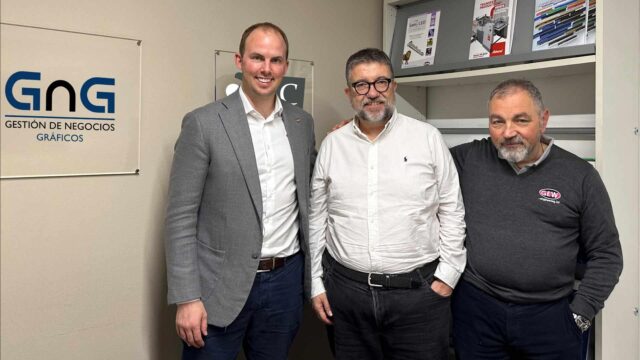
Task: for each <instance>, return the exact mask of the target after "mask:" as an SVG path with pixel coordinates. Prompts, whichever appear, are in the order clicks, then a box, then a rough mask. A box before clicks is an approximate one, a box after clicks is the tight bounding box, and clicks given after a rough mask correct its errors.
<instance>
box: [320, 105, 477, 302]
mask: <svg viewBox="0 0 640 360" xmlns="http://www.w3.org/2000/svg"><path fill="white" fill-rule="evenodd" d="M309 226H310V243H309V249H310V259H311V262H312V263H311V271H312V288H311V292H312V296H316V295H318V294H320V293H323V292H324V291H325V290H324V285H323V283H322V265H321V259H322V253H323V251H324V249H325V246H326V248H327V250H328V251H329V254H330V255H331V256H332V257H333V258H334V259H335V260H336V261H338V262H339V263H340V264H342V265H344V266H346V267H348V268H350V269H353V270H357V271H361V272H366V273H370V272H374V273H387V274H398V273H406V272H410V271H412V270H414V269H416V268H418V267H421V266H422V265H424V264H426V263H429V262H431V261H434V260H436V259H438V258H439V259H440V263H439V265H438V267H437V269H436V272H435V276H436V277H437V278H438V279H440V280H441V281H443V282H445V283H446V284H448V285H449V286H451V287H454V286H455V285H456V283H457V281H458V279H459V278H460V275H461V273H462V271H463V270H464V267H465V263H466V250H465V248H464V239H465V223H464V205H463V203H462V196H461V191H460V186H459V183H458V173H457V171H456V167H455V164H454V163H453V160H452V158H451V155H450V153H449V149H447V147H446V145H445V144H444V141H443V140H442V136H441V135H440V133H439V132H438V131H437V130H436V129H435V128H434V127H433V126H431V125H429V124H427V123H425V122H421V121H418V120H415V119H412V118H409V117H407V116H404V115H401V114H398V113H397V111H394V114H393V116H392V117H391V119H390V120H389V121H388V122H387V124H386V126H385V128H384V130H383V131H382V132H381V133H380V135H379V136H378V137H377V138H376V139H375V140H373V141H370V140H369V139H368V138H367V136H366V135H365V134H363V133H362V132H361V131H360V129H359V128H358V126H357V124H356V121H352V122H351V123H350V124H348V125H347V126H344V127H342V128H340V129H338V130H336V131H334V132H332V133H330V134H329V135H328V136H327V137H326V138H325V140H324V141H323V142H322V145H321V146H320V150H319V153H318V158H317V160H316V165H315V169H314V173H313V179H312V189H311V210H310V215H309Z"/></svg>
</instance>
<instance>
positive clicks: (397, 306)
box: [324, 260, 450, 360]
mask: <svg viewBox="0 0 640 360" xmlns="http://www.w3.org/2000/svg"><path fill="white" fill-rule="evenodd" d="M332 261H334V260H332ZM333 270H335V269H334V268H333V267H332V266H331V262H329V264H328V265H325V269H324V284H325V288H326V291H327V297H328V299H329V304H330V305H331V310H332V311H333V324H334V339H335V355H336V359H338V360H342V359H357V360H369V359H372V360H374V359H385V360H390V359H406V360H408V359H422V360H424V359H438V360H439V359H447V356H448V355H447V354H448V347H449V326H450V325H449V323H450V308H449V298H444V297H441V296H440V295H438V294H436V293H434V292H433V291H432V290H431V287H430V283H431V281H432V279H433V274H430V275H429V277H427V278H424V279H423V281H422V287H420V288H416V289H383V288H377V287H370V286H369V285H367V284H364V283H360V282H355V281H353V280H350V279H348V278H346V277H344V276H343V275H341V274H339V273H337V272H335V271H333Z"/></svg>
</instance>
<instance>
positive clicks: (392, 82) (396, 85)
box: [389, 80, 398, 93]
mask: <svg viewBox="0 0 640 360" xmlns="http://www.w3.org/2000/svg"><path fill="white" fill-rule="evenodd" d="M389 87H390V88H391V91H393V92H394V93H395V92H396V88H397V87H398V83H397V82H396V81H395V80H392V81H391V85H390V86H389Z"/></svg>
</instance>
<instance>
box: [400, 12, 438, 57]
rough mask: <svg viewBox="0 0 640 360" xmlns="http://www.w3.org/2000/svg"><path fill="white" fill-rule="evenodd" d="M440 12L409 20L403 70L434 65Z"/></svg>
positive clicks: (423, 14) (428, 13) (417, 16)
mask: <svg viewBox="0 0 640 360" xmlns="http://www.w3.org/2000/svg"><path fill="white" fill-rule="evenodd" d="M439 23H440V10H437V11H430V12H426V13H422V14H418V15H414V16H411V17H410V18H409V19H407V32H406V35H405V38H404V50H403V51H402V54H401V55H402V63H401V68H402V69H406V68H412V67H418V66H427V65H433V62H434V58H435V56H436V42H437V39H438V25H439Z"/></svg>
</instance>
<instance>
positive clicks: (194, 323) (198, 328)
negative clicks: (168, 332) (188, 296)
mask: <svg viewBox="0 0 640 360" xmlns="http://www.w3.org/2000/svg"><path fill="white" fill-rule="evenodd" d="M176 330H177V332H178V336H180V338H181V339H182V340H184V342H186V343H187V345H189V346H193V347H196V348H201V347H203V346H204V340H202V335H205V336H206V335H207V311H206V310H205V309H204V304H203V303H202V301H201V300H197V301H192V302H188V303H184V304H179V305H178V311H177V312H176Z"/></svg>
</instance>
